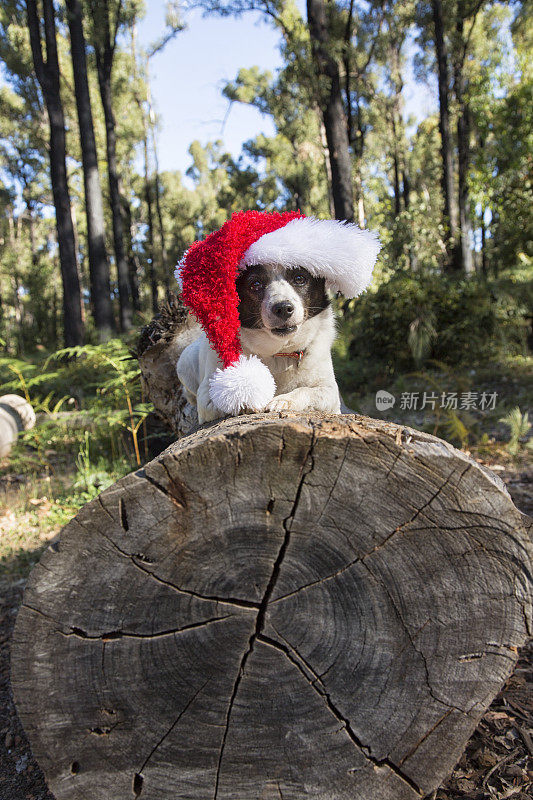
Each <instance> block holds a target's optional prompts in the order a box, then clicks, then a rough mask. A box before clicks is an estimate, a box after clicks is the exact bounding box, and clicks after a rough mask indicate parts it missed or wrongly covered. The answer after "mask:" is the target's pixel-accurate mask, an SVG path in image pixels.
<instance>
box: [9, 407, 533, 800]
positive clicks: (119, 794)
mask: <svg viewBox="0 0 533 800" xmlns="http://www.w3.org/2000/svg"><path fill="white" fill-rule="evenodd" d="M527 522H528V518H526V517H525V516H524V515H522V514H521V513H520V512H519V511H518V510H517V509H516V508H515V507H514V506H513V503H512V502H511V500H510V498H509V495H508V494H507V492H506V490H505V488H504V486H503V484H502V483H501V481H500V480H499V479H498V478H497V477H496V476H495V475H493V474H492V473H490V472H489V471H488V470H486V469H484V468H483V467H481V466H479V465H478V464H477V463H475V462H474V461H472V460H471V459H470V458H468V457H467V456H466V455H465V454H464V453H462V452H459V451H457V450H455V449H454V448H452V447H451V446H450V445H448V444H446V443H445V442H442V441H440V440H439V439H436V438H435V437H432V436H429V435H427V434H423V433H418V432H416V431H413V430H410V429H406V428H403V429H402V428H401V427H399V426H396V425H393V424H388V423H384V422H378V421H376V420H370V419H368V418H363V417H356V416H346V417H337V416H329V417H321V416H319V415H310V416H307V415H302V416H297V415H262V416H255V417H240V418H237V419H231V420H226V421H224V422H222V423H219V424H217V425H214V426H211V427H209V428H204V429H202V430H200V431H198V432H197V433H195V434H194V435H192V436H190V437H188V438H183V439H181V440H180V441H178V442H176V443H175V444H173V445H172V446H171V447H169V448H168V449H167V450H166V451H165V452H164V453H163V454H162V455H161V456H160V457H159V458H157V459H156V460H154V461H152V462H151V463H149V464H148V465H147V466H146V467H145V469H142V470H139V471H138V472H136V473H133V474H131V475H129V476H127V477H125V478H123V479H122V480H120V481H118V483H116V484H115V485H114V486H112V487H110V488H109V489H107V490H106V491H105V492H103V493H102V495H100V497H98V498H97V499H95V500H93V501H92V502H91V503H89V504H88V505H87V506H85V508H83V509H82V510H81V511H80V512H79V514H78V515H77V517H76V518H75V519H74V520H73V521H72V522H70V523H69V524H68V525H67V526H66V528H65V529H64V530H63V532H62V534H61V538H60V540H59V542H57V543H54V544H52V545H51V546H50V548H49V549H48V550H47V551H46V553H45V554H44V555H43V557H42V559H41V562H40V563H39V564H38V565H37V566H36V567H35V569H34V571H33V573H32V576H31V578H30V580H29V583H28V586H27V589H26V593H25V596H24V602H23V605H22V608H21V611H20V613H19V617H18V620H17V625H16V631H15V637H14V643H13V651H12V667H13V686H14V691H15V697H16V702H17V707H18V710H19V713H20V716H21V719H22V722H23V725H24V727H25V729H26V731H27V733H28V735H29V739H30V742H31V745H32V748H33V751H34V754H35V756H36V758H37V759H38V761H39V762H40V764H41V766H42V768H43V770H44V773H45V775H46V778H47V780H48V782H49V785H50V788H51V790H52V792H53V793H54V794H55V796H56V798H57V800H82V798H83V800H121V798H124V800H127V798H135V797H141V798H143V799H144V798H146V800H193V799H194V800H208V799H209V800H280V798H283V799H284V800H303V798H313V800H353V799H354V798H360V799H361V800H414V798H420V797H421V796H424V795H426V794H427V793H429V792H431V791H432V790H433V789H434V788H435V787H436V786H438V785H439V783H440V782H441V781H442V780H443V778H444V777H445V776H446V775H447V773H449V772H450V771H451V769H452V767H453V766H454V764H455V762H456V761H457V759H458V758H459V756H460V754H461V752H462V750H463V748H464V746H465V744H466V742H467V740H468V738H469V736H470V735H471V733H472V731H473V730H474V728H475V727H476V725H477V723H478V721H479V719H480V717H481V715H482V714H483V712H484V711H485V709H486V708H487V706H488V705H489V704H490V702H491V700H492V699H493V697H494V696H495V695H496V693H497V692H498V691H499V689H500V688H501V686H502V684H503V683H504V681H505V680H506V678H507V677H508V676H509V674H510V673H511V671H512V669H513V667H514V664H515V661H516V657H517V648H518V647H519V646H520V645H521V644H523V643H524V641H525V640H526V638H527V635H528V629H529V625H530V620H531V601H532V584H531V543H530V540H529V538H528V529H527Z"/></svg>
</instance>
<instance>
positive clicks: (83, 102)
mask: <svg viewBox="0 0 533 800" xmlns="http://www.w3.org/2000/svg"><path fill="white" fill-rule="evenodd" d="M66 6H67V19H68V26H69V31H70V45H71V54H72V68H73V73H74V87H75V95H76V108H77V112H78V122H79V129H80V143H81V155H82V164H83V183H84V190H85V210H86V216H87V240H88V253H89V276H90V289H91V303H92V308H93V316H94V322H95V327H96V329H97V331H98V334H99V336H100V338H101V339H104V340H105V339H108V338H109V337H110V336H111V334H112V333H113V331H114V329H115V320H114V317H113V304H112V301H111V285H110V274H109V261H108V258H107V250H106V244H105V219H104V204H103V200H102V189H101V185H100V175H99V172H98V154H97V151H96V140H95V136H94V125H93V115H92V110H91V96H90V93H89V81H88V78H87V58H86V54H85V36H84V33H83V21H82V9H81V4H80V2H79V0H66Z"/></svg>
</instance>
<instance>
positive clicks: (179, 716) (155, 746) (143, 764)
mask: <svg viewBox="0 0 533 800" xmlns="http://www.w3.org/2000/svg"><path fill="white" fill-rule="evenodd" d="M209 680H210V679H208V680H206V681H205V682H204V683H203V684H202V685H201V686H200V688H199V689H198V690H197V691H196V692H195V693H194V694H193V696H192V697H191V698H190V700H189V701H188V702H187V703H186V704H185V706H184V707H183V708H182V709H181V711H180V713H179V714H178V716H177V717H176V719H175V720H174V722H173V723H172V725H171V726H170V728H169V729H168V730H167V731H166V733H164V734H163V736H162V737H161V738H160V739H159V741H158V742H157V743H156V744H155V745H154V746H153V747H152V749H151V750H150V752H149V753H148V755H147V756H146V758H145V759H144V761H143V763H142V766H141V768H140V769H139V770H138V771H137V772H136V773H135V776H134V778H133V780H134V785H135V779H136V778H137V776H138V779H140V780H137V783H138V785H139V791H138V792H137V795H136V796H137V797H138V796H139V795H140V794H141V792H142V786H143V781H144V775H143V770H144V769H146V765H147V764H148V762H149V761H150V759H151V758H152V756H153V755H154V753H155V752H156V751H157V750H158V749H159V748H160V747H161V745H162V744H163V742H164V741H165V739H167V738H168V737H169V736H170V734H171V733H172V731H173V730H174V728H175V727H176V725H177V724H178V722H179V721H180V719H181V718H182V717H183V715H184V714H185V712H186V711H187V710H188V709H189V708H190V706H191V705H192V704H193V703H194V701H195V700H196V698H197V697H198V695H199V694H200V692H202V691H203V690H204V689H205V687H206V686H207V684H208V683H209Z"/></svg>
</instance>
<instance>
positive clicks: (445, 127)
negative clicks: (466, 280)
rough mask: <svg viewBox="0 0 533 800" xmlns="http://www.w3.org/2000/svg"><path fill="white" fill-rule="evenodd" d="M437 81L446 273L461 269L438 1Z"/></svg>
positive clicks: (435, 8) (435, 3) (435, 1)
mask: <svg viewBox="0 0 533 800" xmlns="http://www.w3.org/2000/svg"><path fill="white" fill-rule="evenodd" d="M431 5H432V8H433V25H434V33H435V52H436V56H437V77H438V85H439V131H440V138H441V156H442V195H443V199H444V223H445V228H446V233H447V239H446V245H447V251H448V262H447V264H446V266H447V268H448V269H449V270H457V269H460V267H461V250H460V248H459V247H458V242H457V239H458V222H457V217H458V213H457V203H456V201H455V189H454V180H453V145H452V137H451V128H450V110H449V93H450V80H449V69H448V50H447V47H446V40H445V37H444V19H443V9H442V2H441V0H432V3H431Z"/></svg>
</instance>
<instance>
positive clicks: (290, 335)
mask: <svg viewBox="0 0 533 800" xmlns="http://www.w3.org/2000/svg"><path fill="white" fill-rule="evenodd" d="M236 287H237V293H238V296H239V317H240V322H241V334H240V338H241V345H242V349H243V353H244V354H245V355H252V354H253V355H256V356H258V357H259V358H260V359H261V361H262V362H263V363H264V364H265V365H266V366H267V367H268V368H269V370H270V371H271V373H272V375H273V377H274V380H275V383H276V395H275V397H274V399H273V400H272V401H271V402H270V403H269V404H268V405H267V407H266V408H265V409H264V411H322V412H325V413H334V414H335V413H339V412H340V397H339V390H338V388H337V383H336V381H335V375H334V373H333V364H332V361H331V345H332V343H333V340H334V338H335V321H334V317H333V310H332V308H331V303H330V300H329V298H328V295H327V292H326V286H325V279H324V278H318V277H313V276H312V275H310V273H309V272H307V270H305V269H303V268H301V269H299V268H295V269H285V268H283V267H281V266H278V265H268V264H261V265H255V266H250V267H248V268H247V269H246V270H245V271H244V272H243V273H241V274H240V275H239V277H238V278H237V283H236ZM218 366H219V361H218V355H217V353H216V352H215V351H214V350H213V349H212V347H211V345H210V344H209V341H208V339H207V337H206V335H205V334H204V333H202V334H201V335H200V336H199V338H198V339H196V341H194V342H193V343H192V344H190V345H189V346H188V347H186V348H185V350H184V351H183V353H182V354H181V357H180V359H179V361H178V366H177V372H178V377H179V379H180V381H181V383H182V384H183V387H184V389H185V393H186V397H187V399H188V401H189V402H190V403H192V404H196V406H197V409H198V420H199V422H200V423H204V422H209V421H211V420H215V419H219V418H220V417H222V416H224V414H222V413H221V412H220V411H219V409H217V408H216V406H215V405H214V404H213V400H212V399H211V397H210V392H209V384H210V379H211V378H212V376H213V373H214V372H215V370H216V369H217V367H218Z"/></svg>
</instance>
